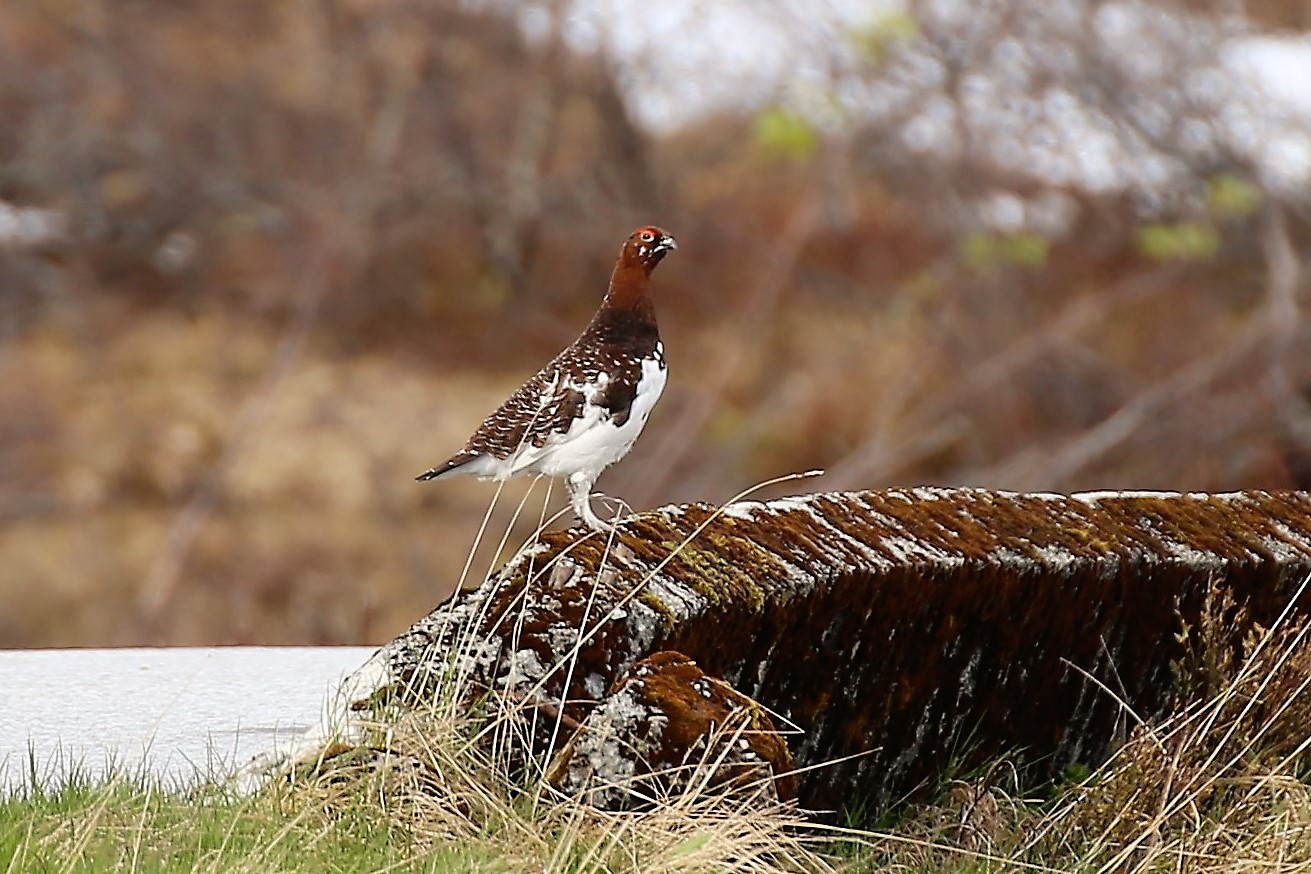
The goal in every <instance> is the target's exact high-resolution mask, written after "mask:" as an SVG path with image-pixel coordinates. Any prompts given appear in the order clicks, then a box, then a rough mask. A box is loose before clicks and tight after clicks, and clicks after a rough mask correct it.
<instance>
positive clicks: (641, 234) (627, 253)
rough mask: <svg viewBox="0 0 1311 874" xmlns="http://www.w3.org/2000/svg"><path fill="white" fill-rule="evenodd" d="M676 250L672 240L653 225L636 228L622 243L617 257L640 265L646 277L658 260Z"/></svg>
mask: <svg viewBox="0 0 1311 874" xmlns="http://www.w3.org/2000/svg"><path fill="white" fill-rule="evenodd" d="M677 248H678V244H677V243H676V242H674V238H673V237H671V236H669V234H667V233H665V232H664V231H662V230H660V228H657V227H655V226H654V225H647V226H646V227H642V228H638V229H637V230H635V231H633V232H632V233H631V234H629V235H628V239H627V240H625V241H624V249H623V251H622V252H621V253H620V255H619V260H620V261H626V262H628V263H629V264H640V265H641V266H642V269H643V270H644V271H645V272H646V274H647V275H648V276H650V275H651V271H652V270H654V269H655V266H656V265H657V264H659V263H660V259H661V258H664V257H665V255H666V254H668V253H669V252H672V251H673V250H674V249H677Z"/></svg>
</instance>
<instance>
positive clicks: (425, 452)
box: [0, 0, 1311, 647]
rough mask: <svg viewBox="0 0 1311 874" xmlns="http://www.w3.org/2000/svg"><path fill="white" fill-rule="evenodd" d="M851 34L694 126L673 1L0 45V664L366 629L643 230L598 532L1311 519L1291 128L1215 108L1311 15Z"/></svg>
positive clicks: (462, 519)
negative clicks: (837, 504) (993, 501)
mask: <svg viewBox="0 0 1311 874" xmlns="http://www.w3.org/2000/svg"><path fill="white" fill-rule="evenodd" d="M853 5H859V4H843V8H841V9H837V8H836V7H831V6H827V5H820V6H816V5H812V4H786V3H774V4H759V3H757V4H751V5H741V6H739V7H737V8H736V11H735V12H734V13H733V14H736V15H739V16H744V18H743V19H742V20H744V21H745V20H749V19H755V20H757V21H764V22H766V23H768V24H769V25H771V26H772V27H773V28H774V29H775V32H776V33H778V34H782V37H780V39H781V40H782V42H781V43H780V45H782V46H784V47H785V48H786V49H788V50H794V51H795V52H796V55H795V56H791V55H784V56H782V57H783V60H782V63H784V64H793V66H794V69H793V70H792V72H793V73H794V75H786V76H778V77H775V79H773V80H772V81H766V82H764V83H763V84H762V82H761V81H755V82H754V83H753V82H744V83H743V84H742V85H741V86H740V88H739V89H738V91H739V92H740V99H737V100H731V99H730V100H725V99H720V100H718V102H712V103H711V104H709V105H707V106H700V105H699V108H698V109H697V111H696V112H691V111H689V110H688V105H689V104H688V102H687V101H688V100H690V99H691V97H689V96H687V95H691V96H695V95H696V94H698V93H699V91H698V89H709V88H710V87H711V85H712V84H713V85H715V86H716V87H722V86H723V80H725V79H731V74H730V71H729V70H728V68H727V66H726V67H725V69H724V70H719V69H717V68H716V67H715V66H713V63H715V58H718V57H720V56H719V55H717V54H714V53H713V52H712V54H711V55H710V57H711V62H709V63H708V62H707V61H705V60H704V59H702V58H701V57H700V56H694V55H691V54H689V55H688V57H686V58H684V59H683V61H682V66H681V67H680V66H679V63H680V57H682V55H681V54H680V53H682V52H685V51H687V52H690V51H691V49H690V48H689V46H693V45H694V44H696V41H697V40H698V39H699V40H701V41H702V42H703V43H704V41H705V40H707V39H711V40H713V39H719V38H720V37H721V35H720V34H719V33H718V32H717V31H713V30H712V29H710V28H709V27H707V28H706V30H705V31H704V32H701V33H700V35H699V36H698V22H697V21H696V20H695V16H696V14H697V13H696V12H695V11H691V7H689V10H688V11H685V12H683V13H680V14H683V15H685V16H687V19H686V20H684V21H676V22H674V24H675V25H677V27H675V28H674V29H673V30H671V31H670V32H668V33H652V34H650V36H651V40H650V42H649V43H648V44H642V43H641V42H640V40H639V41H637V42H634V41H633V40H632V39H630V38H627V37H625V38H622V39H621V38H620V36H622V33H620V36H614V37H613V38H610V37H607V36H606V32H605V30H604V27H600V29H599V30H598V25H596V23H595V22H596V20H597V19H600V20H604V19H605V16H606V15H612V16H616V19H615V20H616V21H620V22H621V23H623V24H625V26H627V25H633V24H636V25H638V26H639V27H640V26H641V25H643V24H644V23H645V22H644V21H636V22H635V21H634V20H633V19H632V16H631V15H630V14H629V13H627V12H624V9H630V10H631V9H636V8H638V7H625V6H623V5H622V4H621V5H618V6H615V5H614V4H596V5H595V8H592V10H591V11H592V13H594V14H593V17H592V18H588V17H587V15H586V13H587V10H588V9H589V7H588V5H587V4H568V3H565V2H555V3H546V4H530V5H518V4H505V5H503V6H502V5H497V4H495V3H490V2H489V3H483V4H478V3H469V2H456V0H222V2H220V0H115V2H112V3H111V2H109V0H11V2H7V3H4V4H0V118H3V119H4V123H3V124H0V605H3V606H0V647H33V646H69V645H128V644H213V643H268V644H290V643H305V644H328V643H379V642H382V641H383V640H385V639H387V638H388V637H390V636H391V635H393V634H395V633H397V632H399V631H401V630H402V629H404V628H405V627H406V626H407V625H408V624H409V622H410V621H412V620H413V619H415V618H417V617H418V616H419V615H421V614H422V613H424V612H426V611H427V610H429V609H430V608H431V607H432V606H434V605H435V604H436V603H437V602H438V601H439V600H440V599H441V598H443V597H445V595H446V594H447V593H448V592H449V591H450V590H451V588H452V586H454V585H455V582H456V580H457V579H458V578H459V576H460V572H461V568H462V567H463V565H464V562H465V559H466V555H467V553H468V551H469V547H470V544H471V543H472V541H473V538H474V534H475V532H476V531H477V528H478V525H479V522H480V520H481V518H482V514H483V512H484V510H485V509H486V507H487V503H488V501H489V500H490V498H491V496H492V494H493V492H494V487H493V486H492V485H489V484H481V483H476V482H471V481H470V482H459V481H457V482H452V483H442V484H438V485H420V484H417V483H415V482H413V481H412V478H413V476H414V475H415V474H417V473H418V472H420V471H422V470H424V469H425V468H427V467H428V466H430V465H431V464H433V463H435V462H437V461H440V460H441V459H443V458H445V457H446V456H447V455H449V454H450V453H451V452H452V451H454V450H455V449H456V448H458V446H459V445H460V443H461V442H462V441H463V439H464V438H465V437H466V436H467V434H468V433H469V432H470V431H471V429H472V428H473V427H474V426H475V425H476V424H477V423H478V422H479V421H480V420H481V418H482V417H483V416H484V415H485V414H486V413H487V412H489V411H490V410H491V409H492V407H494V406H495V404H496V403H498V402H499V401H500V400H501V399H502V398H503V397H504V396H505V395H506V393H507V392H508V391H509V390H511V389H512V388H513V387H514V386H516V385H517V384H518V383H519V382H520V381H521V380H522V379H523V378H524V377H525V376H526V375H528V374H529V373H530V372H532V371H533V370H534V369H535V368H536V367H538V366H539V365H540V364H541V363H542V362H544V361H545V360H546V359H547V358H549V357H550V356H551V355H552V354H554V353H555V352H556V351H558V349H559V348H561V347H562V346H563V345H564V344H565V343H567V342H569V340H571V339H572V338H573V336H574V335H575V334H576V333H577V331H578V329H579V328H580V327H581V325H582V324H583V323H585V321H586V320H587V318H588V317H589V316H590V314H591V312H592V311H593V310H594V308H595V307H596V305H597V303H598V301H599V298H600V296H601V294H602V292H603V290H604V284H605V280H606V278H607V276H608V271H609V268H610V265H611V264H612V262H613V258H614V256H615V254H616V252H617V251H618V246H619V243H620V242H621V240H622V239H623V237H624V236H625V235H626V234H627V232H628V231H629V230H630V229H631V227H633V226H635V225H637V224H640V223H646V222H654V223H658V224H661V225H663V226H665V227H667V228H668V229H670V230H671V231H672V232H673V233H674V234H675V235H676V236H677V237H678V239H679V242H680V248H679V251H678V253H677V254H676V256H675V257H673V258H671V259H669V260H668V261H667V262H666V264H665V265H664V266H663V267H662V268H661V270H660V272H659V274H658V275H657V280H656V288H655V293H656V296H657V307H658V310H659V314H660V319H661V325H662V331H663V333H664V336H665V340H666V344H667V347H668V354H669V359H670V362H671V381H670V384H669V387H668V389H667V391H666V394H665V397H664V399H663V400H662V402H661V405H660V406H659V407H658V408H657V411H656V413H655V414H654V416H653V418H652V421H651V423H650V425H649V426H648V428H647V431H646V434H645V436H644V437H643V439H642V440H641V441H639V443H638V445H637V447H636V449H635V450H634V451H633V453H632V455H631V456H629V458H628V459H627V460H626V461H625V462H624V463H623V464H621V465H619V466H618V467H616V468H615V469H613V470H612V471H610V472H609V473H607V474H606V476H605V477H604V478H603V479H602V480H601V483H600V488H601V490H602V491H603V492H605V493H607V494H612V495H616V496H619V497H622V498H623V499H625V500H626V501H627V502H629V503H630V504H631V505H632V506H633V508H635V509H639V510H640V509H646V508H649V507H652V506H656V505H658V504H662V503H666V502H684V501H699V500H705V501H713V502H717V503H718V502H723V501H726V500H727V499H729V498H730V497H732V496H733V495H734V494H735V493H737V492H739V491H740V490H743V489H745V488H748V487H750V486H751V485H753V484H754V483H757V482H760V481H762V480H765V479H768V478H771V477H774V476H777V475H779V474H784V473H787V472H790V471H801V470H806V469H809V468H823V469H825V470H826V471H828V473H827V474H826V476H824V477H823V478H821V479H815V480H806V481H804V482H802V483H792V484H790V485H784V486H779V487H774V488H771V489H767V490H765V491H763V492H761V493H760V495H759V496H762V497H769V496H774V495H777V494H780V493H783V492H787V491H795V490H797V489H807V490H809V489H812V488H814V489H855V488H871V487H879V486H888V485H914V484H944V485H959V486H983V487H989V488H1003V489H1022V490H1052V491H1058V490H1059V491H1069V490H1080V489H1183V490H1226V489H1243V488H1263V489H1275V488H1289V487H1302V488H1305V487H1311V406H1309V405H1308V397H1311V366H1309V365H1311V362H1308V359H1307V354H1306V349H1307V339H1308V337H1307V320H1306V318H1305V317H1304V316H1303V315H1302V308H1303V307H1304V306H1305V304H1306V300H1305V299H1306V293H1307V279H1306V277H1307V275H1308V273H1307V269H1306V268H1307V263H1306V262H1307V252H1308V244H1309V243H1311V210H1309V209H1308V207H1309V205H1311V182H1309V180H1311V169H1309V168H1311V110H1308V111H1307V112H1306V113H1305V114H1299V111H1298V109H1297V107H1296V106H1287V105H1285V104H1282V103H1280V102H1279V100H1278V94H1268V93H1266V92H1264V91H1262V89H1261V87H1259V85H1260V83H1259V82H1258V81H1257V80H1256V79H1255V78H1254V77H1253V76H1252V75H1249V73H1250V72H1251V69H1252V68H1253V66H1254V65H1255V66H1257V67H1259V66H1260V63H1265V61H1266V60H1268V59H1269V58H1270V57H1272V52H1273V56H1278V53H1279V52H1281V51H1284V50H1285V49H1287V48H1288V47H1289V46H1293V47H1294V48H1295V47H1296V46H1297V45H1300V43H1297V42H1296V40H1298V39H1301V40H1303V41H1305V39H1306V34H1305V32H1306V30H1307V29H1308V28H1311V11H1309V10H1311V7H1308V5H1307V4H1306V3H1305V2H1294V0H1262V2H1253V3H1248V4H1240V3H1232V2H1225V3H1215V4H1208V3H1198V2H1187V3H1179V4H1166V3H1163V2H1162V3H1127V2H1125V3H1110V2H1100V3H1099V2H1093V0H1059V2H1051V3H1047V2H1037V0H1031V2H1021V0H1010V2H996V3H989V4H972V3H951V2H945V0H940V2H927V0H925V2H919V0H915V2H909V3H907V4H905V5H899V6H886V7H884V6H875V5H874V4H870V5H869V6H868V8H865V7H862V8H860V9H858V10H857V12H858V13H859V14H854V15H853V14H849V13H850V7H852V6H853ZM678 7H679V4H672V5H671V6H669V7H665V8H666V9H676V8H678ZM580 9H582V10H583V11H581V12H580ZM607 10H608V11H607ZM644 14H645V13H644ZM662 14H674V13H669V12H666V13H662ZM825 14H828V15H829V16H830V18H829V20H828V23H825V22H824V21H820V20H819V19H822V18H823V16H824V15H825ZM589 22H590V23H589ZM618 26H619V25H618V24H616V28H618ZM653 30H654V28H653ZM598 33H600V36H598V35H597V34H598ZM671 33H672V34H673V35H672V36H671V35H670V34H671ZM580 34H582V35H584V36H586V35H588V34H590V37H588V38H583V37H582V36H580ZM1281 40H1282V41H1283V42H1281ZM1272 47H1273V48H1272ZM758 50H759V52H760V53H761V55H762V56H764V55H771V56H772V55H775V54H777V53H776V52H775V50H774V48H773V47H771V46H770V45H764V44H762V45H761V47H760V48H759V49H758ZM715 51H719V49H716V50H715ZM1308 51H1311V49H1308ZM728 54H729V52H728V48H724V49H723V55H724V57H725V58H727V56H728ZM746 57H747V59H748V62H747V66H748V67H750V66H752V64H753V62H752V61H751V60H750V59H751V55H750V53H749V52H748V53H747V55H746ZM1253 58H1255V59H1256V61H1253V60H1252V59H1253ZM775 60H778V58H775ZM727 63H728V62H727V60H725V64H726V65H727ZM1281 69H1282V68H1281ZM1304 69H1305V68H1304ZM1280 75H1285V76H1287V75H1295V74H1291V73H1276V74H1275V77H1274V78H1275V79H1276V80H1277V79H1278V78H1279V76H1280ZM1269 79H1270V77H1269V75H1267V77H1266V81H1269ZM1276 84H1278V83H1277V82H1276ZM1303 90H1305V80H1303ZM730 93H733V92H732V89H730ZM1303 109H1305V106H1303ZM527 488H528V483H526V482H525V483H522V484H512V485H511V486H509V487H507V489H506V495H505V497H504V498H503V499H502V501H501V502H500V503H499V504H498V507H497V509H496V511H495V513H494V514H493V520H492V530H493V531H497V532H499V531H500V530H502V529H504V528H505V526H506V524H508V521H509V519H510V517H511V515H512V513H513V511H514V507H515V505H516V503H517V502H518V500H519V498H520V497H522V496H523V494H524V492H525V491H526V490H527ZM543 491H544V488H543V486H540V485H539V486H538V487H537V490H536V491H535V492H534V493H533V496H532V497H531V498H530V499H529V502H528V505H527V507H528V508H527V510H526V511H525V516H526V517H528V518H527V519H526V521H521V522H520V523H519V524H518V525H517V527H516V528H515V530H514V532H513V534H512V536H511V538H510V541H509V542H510V545H511V547H513V546H514V545H515V544H516V543H518V542H519V541H521V540H522V538H523V537H526V536H527V534H528V532H529V530H530V529H531V527H532V524H533V523H535V522H536V520H537V518H538V516H539V513H540V509H541V500H540V496H541V495H542V494H543ZM551 501H552V507H556V506H560V505H562V503H563V501H562V495H561V490H560V489H559V488H556V489H554V490H553V492H552V494H551ZM496 539H497V538H496V537H493V538H492V540H493V541H495V540H496ZM491 546H492V547H494V546H495V543H493V544H492V545H491ZM475 558H476V561H475V563H474V573H475V575H476V574H478V573H481V572H483V571H484V570H485V569H486V567H487V566H488V565H489V564H490V563H493V562H494V561H495V558H496V557H495V556H494V555H493V554H492V549H491V548H486V549H483V550H482V551H481V552H480V553H479V554H478V555H477V556H476V557H475Z"/></svg>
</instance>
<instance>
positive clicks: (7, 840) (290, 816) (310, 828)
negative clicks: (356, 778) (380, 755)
mask: <svg viewBox="0 0 1311 874" xmlns="http://www.w3.org/2000/svg"><path fill="white" fill-rule="evenodd" d="M485 857H486V854H485V852H484V851H483V850H482V848H480V847H479V846H477V845H476V844H473V843H470V844H467V845H463V846H456V847H451V848H444V849H443V850H442V851H441V852H427V853H421V852H419V851H418V850H417V849H416V846H415V841H414V837H413V835H412V834H410V833H408V832H407V830H406V829H404V828H403V827H401V826H400V825H399V824H397V823H396V822H394V821H393V820H392V819H390V818H389V817H388V816H387V812H386V810H385V809H384V808H382V807H380V806H378V805H376V804H372V803H370V802H369V801H368V800H367V799H362V798H361V799H358V800H357V802H356V803H353V804H344V805H338V806H337V807H336V808H335V810H334V811H333V813H332V815H326V814H325V812H324V811H322V810H316V809H314V808H313V807H312V806H310V805H308V804H296V803H293V802H292V801H291V799H290V797H289V796H287V795H286V794H284V793H278V792H264V793H260V794H257V795H255V796H251V797H244V798H243V797H240V796H237V795H235V794H232V793H229V792H225V791H223V790H222V789H219V788H215V787H214V786H212V785H211V786H205V787H201V788H197V789H190V790H188V789H184V788H180V787H167V786H161V785H159V784H158V783H151V782H149V781H147V780H144V779H140V778H121V777H120V778H110V779H104V780H99V781H94V782H90V781H86V780H83V779H77V778H75V779H73V780H72V781H70V782H69V783H68V784H67V785H65V786H63V787H62V788H60V789H58V790H56V791H51V792H43V791H30V790H27V791H22V792H19V793H16V794H14V795H11V796H10V797H8V798H5V799H4V800H2V801H0V871H5V872H52V874H53V872H83V871H86V872H91V871H95V872H100V871H134V872H175V871H179V872H180V871H187V872H191V871H212V872H238V871H242V872H244V871H250V872H311V871H312V872H338V871H340V872H368V871H379V872H380V871H432V872H446V871H452V872H453V871H488V870H495V869H494V868H492V867H488V866H487V865H486V864H485V863H486V861H487V860H486V858H485Z"/></svg>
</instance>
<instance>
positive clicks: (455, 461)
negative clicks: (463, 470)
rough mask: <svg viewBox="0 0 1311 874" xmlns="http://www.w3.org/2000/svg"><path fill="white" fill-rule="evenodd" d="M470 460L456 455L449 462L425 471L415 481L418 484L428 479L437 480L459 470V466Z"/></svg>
mask: <svg viewBox="0 0 1311 874" xmlns="http://www.w3.org/2000/svg"><path fill="white" fill-rule="evenodd" d="M471 460H472V459H470V458H466V457H465V456H463V455H457V456H455V457H454V458H452V459H450V460H449V461H445V462H442V463H441V464H439V465H437V466H436V467H433V468H429V469H428V470H425V471H424V472H423V473H421V474H419V475H418V476H416V477H415V479H416V480H418V481H419V482H426V481H427V480H430V479H438V478H439V477H442V476H445V475H446V474H448V473H454V472H455V471H456V470H458V469H459V468H460V466H461V465H464V464H466V463H468V462H469V461H471Z"/></svg>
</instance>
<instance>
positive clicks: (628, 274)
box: [591, 261, 658, 337]
mask: <svg viewBox="0 0 1311 874" xmlns="http://www.w3.org/2000/svg"><path fill="white" fill-rule="evenodd" d="M650 284H651V277H650V275H649V274H648V273H647V271H646V269H645V268H643V267H642V265H641V264H632V263H628V262H626V261H620V262H619V263H618V264H616V265H615V270H614V273H613V274H611V276H610V289H609V290H608V291H607V292H606V294H605V301H604V303H602V305H601V308H600V309H599V310H598V311H597V313H596V316H595V318H593V319H592V325H591V327H592V328H593V329H594V330H596V331H599V332H601V333H603V334H607V335H610V334H615V335H622V336H625V337H639V336H643V335H648V334H650V335H656V334H657V333H658V332H657V328H656V318H655V306H654V305H653V304H652V303H651V294H650Z"/></svg>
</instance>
